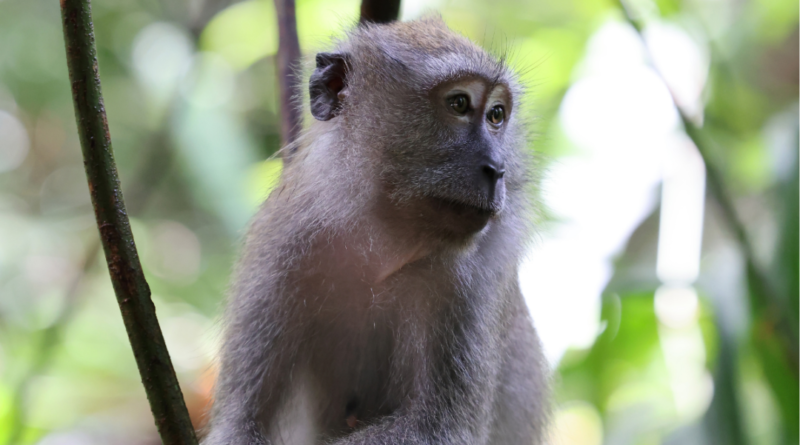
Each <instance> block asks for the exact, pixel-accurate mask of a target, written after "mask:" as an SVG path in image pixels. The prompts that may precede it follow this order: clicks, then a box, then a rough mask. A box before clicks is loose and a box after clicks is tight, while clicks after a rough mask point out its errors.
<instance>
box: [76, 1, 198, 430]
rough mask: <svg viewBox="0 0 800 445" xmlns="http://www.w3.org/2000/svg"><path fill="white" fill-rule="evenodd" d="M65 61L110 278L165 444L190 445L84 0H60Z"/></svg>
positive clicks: (186, 417)
mask: <svg viewBox="0 0 800 445" xmlns="http://www.w3.org/2000/svg"><path fill="white" fill-rule="evenodd" d="M61 17H62V21H63V28H64V42H65V45H66V52H67V66H68V68H69V78H70V81H71V83H72V99H73V102H74V106H75V118H76V121H77V126H78V134H79V136H80V141H81V149H82V151H83V159H84V167H85V169H86V177H87V180H88V182H89V192H90V195H91V198H92V206H93V207H94V211H95V218H96V220H97V227H98V229H99V230H100V238H101V241H102V244H103V250H104V251H105V256H106V262H107V264H108V269H109V272H110V275H111V282H112V284H113V286H114V292H115V293H116V296H117V302H118V303H119V307H120V311H121V312H122V318H123V321H124V322H125V328H126V330H127V332H128V339H129V340H130V343H131V347H132V349H133V353H134V356H135V357H136V364H137V365H138V368H139V374H140V376H141V378H142V383H143V385H144V389H145V392H146V393H147V399H148V401H149V402H150V409H151V410H152V412H153V417H154V419H155V422H156V427H157V428H158V432H159V434H160V435H161V440H162V442H163V443H164V444H169V445H173V444H175V445H178V444H181V445H195V444H197V439H196V437H195V433H194V429H193V428H192V423H191V421H190V419H189V413H188V411H187V410H186V404H185V403H184V400H183V394H182V393H181V390H180V386H179V385H178V379H177V377H176V376H175V370H174V369H173V367H172V361H171V359H170V357H169V353H168V352H167V346H166V344H165V343H164V336H163V335H162V333H161V328H160V326H159V325H158V319H157V318H156V312H155V306H154V305H153V301H152V300H151V298H150V288H149V287H148V285H147V281H146V280H145V278H144V273H143V271H142V266H141V264H140V262H139V256H138V253H137V252H136V245H135V244H134V240H133V233H132V232H131V227H130V222H129V221H128V215H127V213H126V210H125V203H124V201H123V198H122V191H121V188H120V183H119V178H118V176H117V169H116V165H115V163H114V154H113V151H112V148H111V136H110V135H109V132H108V121H107V119H106V113H105V106H104V104H103V97H102V93H101V89H100V77H99V73H98V65H97V50H96V48H95V44H94V29H93V25H92V16H91V7H90V3H89V0H61Z"/></svg>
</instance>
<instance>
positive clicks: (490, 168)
mask: <svg viewBox="0 0 800 445" xmlns="http://www.w3.org/2000/svg"><path fill="white" fill-rule="evenodd" d="M481 168H482V170H483V174H484V176H486V178H488V179H489V181H491V182H497V181H499V180H500V178H502V177H503V175H504V174H506V171H505V169H503V168H496V167H495V166H494V165H491V164H485V165H484V166H483V167H481Z"/></svg>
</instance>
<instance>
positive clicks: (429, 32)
mask: <svg viewBox="0 0 800 445" xmlns="http://www.w3.org/2000/svg"><path fill="white" fill-rule="evenodd" d="M342 49H343V50H344V51H346V52H350V53H351V54H352V55H353V56H354V57H353V60H352V62H353V63H354V65H355V66H356V67H358V66H362V67H364V68H367V69H377V70H380V69H382V68H385V67H387V66H391V65H395V66H397V67H398V68H400V69H401V70H402V71H406V72H409V73H415V74H421V75H424V76H425V77H428V78H430V79H431V80H438V79H440V78H456V77H460V76H474V77H483V78H485V79H486V80H487V81H489V82H492V83H497V82H500V83H507V84H512V83H515V76H514V74H513V72H512V71H511V70H510V69H509V67H508V66H507V65H506V64H505V63H504V61H503V60H498V59H497V58H495V57H493V56H492V55H490V54H489V53H487V52H486V51H485V50H483V49H482V48H480V47H479V46H478V45H476V44H474V43H473V42H472V41H470V40H469V39H467V38H466V37H464V36H462V35H460V34H458V33H456V32H453V31H452V30H450V29H449V28H448V27H447V25H446V24H445V23H444V22H443V21H442V19H441V18H440V17H436V16H428V17H424V18H422V19H419V20H414V21H410V22H393V23H390V24H384V25H367V26H363V27H359V28H358V29H356V30H355V31H354V32H352V33H351V34H350V36H349V39H348V41H346V42H343V45H342Z"/></svg>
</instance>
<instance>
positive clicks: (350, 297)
mask: <svg viewBox="0 0 800 445" xmlns="http://www.w3.org/2000/svg"><path fill="white" fill-rule="evenodd" d="M336 52H337V53H344V54H347V55H348V59H347V60H348V62H347V63H348V70H347V78H346V87H345V89H344V90H343V91H344V93H345V94H343V95H340V96H339V98H340V99H341V100H342V106H341V108H340V109H338V108H337V115H336V116H335V117H333V118H331V119H330V120H326V121H320V122H314V123H313V124H312V125H311V126H310V127H309V128H308V129H307V130H306V131H305V132H304V134H303V135H302V136H301V137H300V139H299V140H298V142H297V148H298V151H297V154H296V155H295V156H294V158H293V160H292V162H291V164H289V165H288V166H287V168H286V170H285V171H284V173H283V175H282V178H281V182H280V184H279V186H278V187H277V188H276V189H275V191H273V192H272V194H271V195H270V197H269V199H267V201H266V202H265V203H264V205H263V207H262V209H261V210H260V212H259V213H258V215H257V216H256V218H255V219H254V221H253V223H252V226H251V228H250V230H249V233H248V235H247V237H246V240H245V248H244V252H243V255H242V258H241V261H240V262H239V265H238V268H237V270H236V273H235V277H234V280H233V283H234V284H233V288H232V296H231V299H230V302H229V305H228V310H227V314H226V328H225V340H224V344H223V347H222V352H221V367H220V372H219V378H218V381H217V387H216V392H215V402H214V407H213V409H212V413H211V419H210V423H209V427H208V430H207V431H206V438H205V439H204V441H203V444H205V445H223V444H225V445H241V444H259V445H266V444H270V445H277V444H306V443H331V444H339V445H345V444H387V445H388V444H454V445H455V444H488V443H491V444H532V443H533V444H535V443H541V440H542V435H543V433H544V429H545V425H546V418H547V415H546V413H547V408H546V406H547V393H548V388H547V380H548V377H547V374H548V371H547V368H546V365H545V362H544V359H543V357H542V354H541V351H540V347H539V343H538V339H537V337H536V334H535V332H534V329H533V325H532V323H531V320H530V318H529V316H528V312H527V309H526V307H525V304H524V302H523V300H522V296H521V294H520V291H519V286H518V280H517V267H518V263H519V261H520V257H521V255H522V254H523V250H524V246H525V245H526V242H527V238H528V230H527V226H528V224H527V223H526V220H527V216H528V212H529V205H528V202H527V199H526V192H525V189H526V184H528V182H529V178H528V175H529V171H528V169H529V167H528V166H529V161H528V160H527V159H526V156H525V154H524V153H525V149H526V146H527V137H528V130H527V128H526V125H525V123H524V122H523V120H522V119H520V118H519V117H518V116H517V115H516V114H515V113H514V109H516V108H518V106H519V99H520V97H521V90H520V87H519V85H518V84H517V81H516V78H515V77H514V75H513V73H512V72H511V71H510V70H509V69H508V68H507V67H506V66H504V65H503V64H502V63H499V62H497V61H496V60H495V59H494V58H492V57H491V56H489V55H488V54H486V53H485V52H484V51H483V50H481V49H480V48H478V47H477V46H475V45H474V44H472V43H471V42H469V41H468V40H467V39H465V38H463V37H461V36H458V35H456V34H454V33H453V32H451V31H450V30H449V29H447V27H446V26H445V25H444V24H443V22H442V21H441V19H438V18H426V19H422V20H418V21H413V22H406V23H393V24H389V25H367V26H362V27H359V28H357V29H355V30H354V31H352V32H351V33H350V34H349V36H348V38H347V39H346V40H344V41H342V42H341V43H340V44H339V45H338V47H337V48H336ZM465 77H467V78H476V79H479V80H480V81H481V82H483V83H485V84H487V85H490V86H495V85H502V86H504V88H506V89H507V90H508V97H509V100H508V103H506V107H507V115H508V118H507V121H506V122H505V124H504V126H503V128H502V130H500V131H496V132H494V133H487V132H483V133H481V131H483V130H480V129H481V128H483V127H481V125H482V124H480V122H481V118H482V115H480V116H478V117H476V118H475V122H476V123H475V124H470V125H467V126H461V127H456V126H455V125H454V124H452V122H451V121H452V118H450V117H443V116H444V115H442V114H441V113H443V112H446V111H447V110H446V109H445V108H444V107H442V104H441V103H438V102H437V100H438V99H435V98H437V97H438V96H436V94H438V93H437V91H438V90H437V88H438V87H439V86H440V85H442V84H443V83H447V82H450V81H454V80H458V79H463V78H465ZM432 98H434V99H435V100H432ZM442 110H444V111H442ZM476 112H477V113H482V112H481V110H477V111H476ZM445 122H449V123H445ZM454 128H459V131H460V132H458V131H454V130H453V129H454ZM478 130H480V131H478ZM487 153H489V155H491V156H493V157H494V158H497V159H500V160H501V161H502V162H503V163H504V166H505V170H506V172H507V173H506V174H505V176H504V178H503V179H502V180H501V181H500V182H498V184H497V187H498V188H497V190H498V191H497V192H495V193H494V194H491V193H490V194H489V195H487V193H486V192H484V191H482V190H483V189H481V188H480V187H477V186H476V185H475V184H476V183H475V181H477V180H476V179H475V175H476V173H474V172H476V171H478V170H477V164H476V163H479V162H482V161H480V159H481V158H479V156H484V155H486V154H487ZM432 199H435V200H438V201H435V202H438V203H442V202H450V203H457V204H454V205H455V207H453V208H455V209H460V210H453V208H449V207H447V206H448V205H449V204H441V205H440V206H439V207H437V205H431V204H430V203H431V202H432V201H431V200H432ZM465 208H466V209H471V210H468V211H464V210H463V209H465ZM477 209H480V211H478V210H477ZM453 212H455V213H453ZM464 212H466V213H464ZM476 212H477V213H476ZM465 215H466V216H465ZM475 215H479V216H475ZM486 215H490V216H486Z"/></svg>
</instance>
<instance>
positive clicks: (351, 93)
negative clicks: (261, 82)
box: [310, 31, 522, 237]
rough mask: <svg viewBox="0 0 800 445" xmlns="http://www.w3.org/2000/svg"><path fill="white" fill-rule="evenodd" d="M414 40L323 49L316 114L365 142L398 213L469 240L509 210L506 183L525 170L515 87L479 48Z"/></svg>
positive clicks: (314, 80) (314, 89) (315, 87)
mask: <svg viewBox="0 0 800 445" xmlns="http://www.w3.org/2000/svg"><path fill="white" fill-rule="evenodd" d="M448 32H449V31H448ZM397 38H398V39H399V38H400V37H397ZM453 38H454V39H455V37H453ZM454 42H456V43H457V44H458V45H466V44H464V43H463V42H462V41H460V40H454ZM409 45H412V44H408V43H407V42H404V41H401V42H398V41H392V42H390V43H389V44H387V46H386V47H383V48H379V50H375V49H374V48H372V47H369V50H370V51H368V52H367V54H366V55H365V54H360V53H359V51H367V50H365V49H363V48H362V47H358V48H351V50H353V52H349V51H343V52H339V53H321V54H318V55H317V69H316V70H315V72H314V74H313V75H312V76H311V80H310V93H311V111H312V114H313V115H314V117H316V118H317V119H318V120H323V121H326V120H330V119H333V118H336V122H338V124H337V126H338V127H339V129H340V130H341V131H342V134H343V135H344V136H343V137H344V138H346V139H347V143H348V144H352V146H355V147H363V148H364V156H368V157H369V158H370V159H372V160H373V167H374V171H373V174H372V175H371V177H372V178H377V181H378V184H377V185H378V187H377V189H378V190H379V191H380V193H381V196H380V197H379V200H380V198H386V199H385V201H386V202H388V203H389V204H390V205H391V206H392V207H393V208H394V209H395V210H399V211H393V212H391V215H392V217H396V216H397V215H401V216H402V217H403V219H404V220H409V219H410V220H413V221H412V222H413V223H416V224H422V225H423V227H425V228H428V229H433V230H435V231H437V232H439V233H441V232H443V231H444V232H447V233H449V234H452V235H456V236H458V237H460V236H468V235H470V234H473V233H476V232H479V231H481V230H482V229H483V228H484V227H486V225H487V224H489V223H490V222H491V221H492V220H493V219H497V218H500V217H501V216H502V212H503V208H504V204H505V201H506V194H507V190H508V187H507V185H508V184H513V183H515V181H516V178H518V176H519V175H521V174H522V172H520V171H518V170H521V168H520V165H521V164H520V162H519V160H518V159H515V156H516V154H517V151H518V150H519V147H518V145H519V143H518V141H519V140H521V138H520V137H519V133H520V131H518V130H515V125H514V124H515V119H514V116H513V105H514V97H513V92H514V91H515V89H514V88H512V87H511V86H510V84H511V82H512V81H511V79H509V77H508V76H509V74H508V72H507V71H506V70H505V68H504V67H503V66H501V65H500V64H498V63H496V62H493V61H492V60H491V58H490V57H489V56H488V55H486V54H485V53H484V52H483V51H482V50H480V49H478V48H477V47H474V46H465V47H464V48H462V49H461V50H458V51H456V50H454V49H453V46H452V45H451V46H450V47H447V48H444V49H441V50H436V51H428V53H429V54H427V55H425V56H424V57H422V56H420V54H424V52H423V51H422V50H420V49H419V48H417V47H416V46H413V45H416V43H414V44H413V45H412V46H413V47H409ZM409 48H410V49H409ZM456 49H458V48H456ZM512 187H513V186H512Z"/></svg>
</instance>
